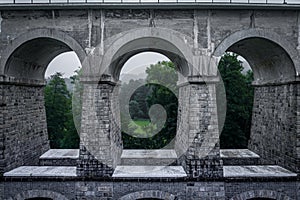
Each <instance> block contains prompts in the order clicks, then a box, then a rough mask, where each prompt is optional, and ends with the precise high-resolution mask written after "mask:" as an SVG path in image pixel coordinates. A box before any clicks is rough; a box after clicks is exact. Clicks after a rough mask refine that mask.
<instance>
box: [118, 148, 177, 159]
mask: <svg viewBox="0 0 300 200" xmlns="http://www.w3.org/2000/svg"><path fill="white" fill-rule="evenodd" d="M121 158H136V159H139V158H141V159H145V158H171V159H173V158H174V159H176V158H177V154H176V152H175V150H174V149H157V150H156V149H151V150H145V149H132V150H131V149H130V150H129V149H128V150H123V152H122V155H121Z"/></svg>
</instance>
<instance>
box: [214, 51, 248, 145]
mask: <svg viewBox="0 0 300 200" xmlns="http://www.w3.org/2000/svg"><path fill="white" fill-rule="evenodd" d="M218 68H219V72H220V74H221V77H222V80H223V82H224V86H225V91H226V100H227V112H226V119H225V124H224V127H223V130H222V133H221V137H220V145H221V148H247V141H248V139H249V137H250V126H251V114H252V106H253V87H252V86H251V82H252V81H253V73H252V71H248V72H247V73H246V74H243V73H242V71H243V66H242V63H241V61H239V60H238V59H237V55H235V54H229V53H227V54H225V55H224V56H223V57H222V58H221V61H220V63H219V66H218ZM217 95H218V96H217V97H218V98H217V99H218V113H219V116H222V114H221V112H224V110H221V109H220V108H222V103H223V104H224V102H222V99H223V98H224V97H225V96H224V95H225V94H222V90H221V85H218V86H217ZM222 97H223V98H222Z"/></svg>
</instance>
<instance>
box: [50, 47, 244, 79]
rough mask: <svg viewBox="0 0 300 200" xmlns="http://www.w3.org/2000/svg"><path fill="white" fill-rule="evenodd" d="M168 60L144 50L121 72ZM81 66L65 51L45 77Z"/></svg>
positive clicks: (141, 69)
mask: <svg viewBox="0 0 300 200" xmlns="http://www.w3.org/2000/svg"><path fill="white" fill-rule="evenodd" d="M239 59H240V60H241V61H242V62H243V66H244V67H245V68H246V70H248V69H250V67H249V64H248V63H247V61H246V60H245V59H243V58H242V57H239ZM164 60H165V61H169V59H168V58H167V57H166V56H164V55H162V54H159V53H154V52H144V53H140V54H137V55H135V56H132V57H131V58H130V59H129V60H128V61H127V62H126V63H125V65H124V67H123V68H122V71H121V74H122V73H126V74H140V73H143V72H145V70H146V68H147V67H148V66H149V65H150V64H156V63H157V62H158V61H164ZM80 66H81V64H80V61H79V59H78V57H77V55H76V54H75V53H74V52H67V53H63V54H60V55H59V56H57V57H56V58H54V59H53V60H52V61H51V62H50V64H49V67H48V68H47V71H46V75H45V76H46V78H48V77H49V76H51V75H53V74H55V73H56V72H61V73H62V74H63V77H70V76H72V75H74V71H75V70H76V69H78V68H79V67H80Z"/></svg>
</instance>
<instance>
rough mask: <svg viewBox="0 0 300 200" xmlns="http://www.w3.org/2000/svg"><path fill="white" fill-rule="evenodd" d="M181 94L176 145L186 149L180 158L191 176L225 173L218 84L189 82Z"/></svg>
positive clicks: (220, 175) (212, 175) (220, 174)
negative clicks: (217, 99)
mask: <svg viewBox="0 0 300 200" xmlns="http://www.w3.org/2000/svg"><path fill="white" fill-rule="evenodd" d="M180 95H181V96H180V97H181V99H179V116H178V123H179V124H178V130H177V136H176V139H177V141H176V148H177V152H182V149H180V148H182V147H184V148H186V153H185V154H184V155H183V158H181V159H180V160H179V162H181V164H182V165H183V166H184V167H185V170H186V172H187V174H188V175H189V176H190V177H193V178H199V177H206V178H212V177H222V176H223V169H222V166H223V164H222V161H221V159H220V151H219V150H220V146H219V130H218V119H217V106H216V91H215V84H214V83H197V84H195V83H191V84H187V85H185V86H182V87H181V88H180Z"/></svg>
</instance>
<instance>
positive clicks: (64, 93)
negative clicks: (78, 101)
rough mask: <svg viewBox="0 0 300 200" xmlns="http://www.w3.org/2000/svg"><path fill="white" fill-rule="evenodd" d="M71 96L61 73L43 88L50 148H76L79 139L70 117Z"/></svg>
mask: <svg viewBox="0 0 300 200" xmlns="http://www.w3.org/2000/svg"><path fill="white" fill-rule="evenodd" d="M71 103H72V102H71V94H70V93H69V91H68V90H67V87H66V84H65V81H64V79H63V78H62V74H61V73H56V74H54V75H52V76H51V80H50V82H49V84H47V85H46V87H45V107H46V116H47V129H48V134H49V140H50V146H51V148H78V143H79V137H78V134H77V131H76V129H75V126H74V123H73V117H72V111H71V109H72V107H71Z"/></svg>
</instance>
